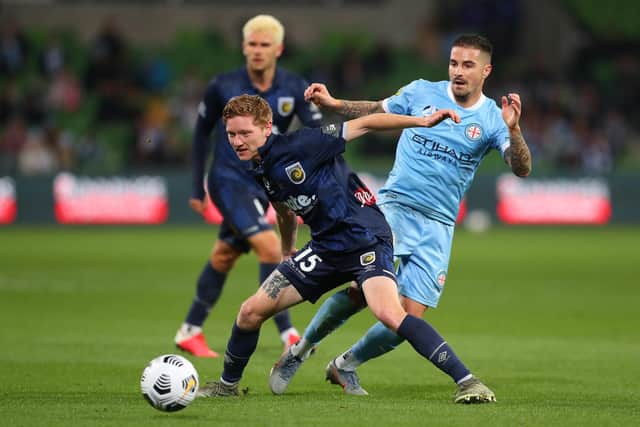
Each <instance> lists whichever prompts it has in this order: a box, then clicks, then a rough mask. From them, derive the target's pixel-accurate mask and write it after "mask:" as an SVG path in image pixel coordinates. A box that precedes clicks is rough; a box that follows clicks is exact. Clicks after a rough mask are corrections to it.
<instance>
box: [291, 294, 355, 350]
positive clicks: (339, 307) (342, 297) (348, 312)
mask: <svg viewBox="0 0 640 427" xmlns="http://www.w3.org/2000/svg"><path fill="white" fill-rule="evenodd" d="M347 289H348V288H347ZM347 289H343V290H341V291H338V292H336V293H335V294H333V295H331V296H330V297H329V298H328V299H327V300H326V301H325V302H324V303H323V304H322V305H321V306H320V308H319V309H318V311H317V312H316V314H315V316H313V319H311V322H310V323H309V326H307V329H305V331H304V334H303V338H304V339H305V340H306V341H307V342H309V343H310V344H312V345H316V344H318V343H319V342H320V341H322V339H323V338H324V337H326V336H327V335H329V334H330V333H331V332H333V331H334V330H336V329H337V328H338V327H339V326H340V325H342V324H343V323H344V322H345V321H346V320H347V319H348V318H349V317H351V316H353V315H354V314H356V313H357V312H359V311H360V310H362V309H363V308H364V307H362V306H357V305H354V304H353V303H352V302H351V298H349V294H348V291H347Z"/></svg>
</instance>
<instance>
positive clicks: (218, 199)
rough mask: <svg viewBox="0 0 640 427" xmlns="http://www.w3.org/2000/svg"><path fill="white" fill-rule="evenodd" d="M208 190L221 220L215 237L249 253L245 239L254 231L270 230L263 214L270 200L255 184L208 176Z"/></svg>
mask: <svg viewBox="0 0 640 427" xmlns="http://www.w3.org/2000/svg"><path fill="white" fill-rule="evenodd" d="M207 190H208V192H209V197H211V201H212V202H213V203H214V204H215V205H216V207H217V208H218V210H220V214H221V215H222V218H223V221H222V224H220V232H219V233H218V238H219V239H220V240H223V241H225V242H227V243H228V244H230V245H231V246H233V247H234V248H235V249H237V250H239V251H241V252H249V250H251V246H250V245H249V242H248V240H247V239H248V238H249V237H251V236H253V235H254V234H256V233H259V232H261V231H265V230H271V229H272V227H271V225H270V224H269V223H268V222H267V219H266V217H265V214H266V212H267V208H268V207H269V199H267V196H266V195H265V194H264V191H263V190H262V188H260V187H259V186H258V184H257V183H252V184H247V182H246V180H244V181H237V182H234V181H231V180H228V179H227V180H225V182H224V183H220V182H219V179H218V181H214V178H212V177H209V178H208V182H207Z"/></svg>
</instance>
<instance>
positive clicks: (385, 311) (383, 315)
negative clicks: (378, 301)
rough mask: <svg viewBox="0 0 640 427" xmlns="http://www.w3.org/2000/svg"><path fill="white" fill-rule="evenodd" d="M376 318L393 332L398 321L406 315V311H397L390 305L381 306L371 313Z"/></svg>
mask: <svg viewBox="0 0 640 427" xmlns="http://www.w3.org/2000/svg"><path fill="white" fill-rule="evenodd" d="M373 314H374V315H375V316H376V318H377V319H378V320H379V321H380V322H382V324H383V325H384V326H386V327H387V328H389V329H391V330H392V331H393V332H395V331H397V330H398V327H400V323H402V320H403V319H404V317H405V316H406V313H405V312H404V311H402V310H400V311H398V310H397V309H395V308H392V307H383V308H381V309H379V310H377V311H374V313H373Z"/></svg>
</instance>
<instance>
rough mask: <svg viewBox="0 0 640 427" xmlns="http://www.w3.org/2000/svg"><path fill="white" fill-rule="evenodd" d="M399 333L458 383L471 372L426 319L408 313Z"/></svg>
mask: <svg viewBox="0 0 640 427" xmlns="http://www.w3.org/2000/svg"><path fill="white" fill-rule="evenodd" d="M398 335H400V336H401V337H404V338H406V339H407V341H409V342H410V343H411V345H412V346H413V348H415V349H416V351H417V352H418V353H420V354H421V355H422V356H424V357H425V358H427V359H428V360H429V361H430V362H431V363H433V364H434V365H436V367H437V368H438V369H440V370H441V371H442V372H444V373H446V374H447V375H449V376H450V377H451V378H453V380H454V381H455V382H456V383H457V382H458V381H459V380H460V379H462V378H464V377H466V376H467V375H469V374H470V372H469V370H468V369H467V367H466V366H464V363H462V361H461V360H460V359H458V356H456V354H455V353H454V352H453V349H452V348H451V347H450V346H449V344H447V342H446V341H445V340H444V339H443V338H442V337H441V336H440V334H438V332H437V331H436V330H435V329H433V327H432V326H431V325H429V324H428V323H427V322H425V321H424V320H422V319H419V318H417V317H415V316H412V315H410V314H407V317H405V318H404V320H403V321H402V323H401V324H400V327H399V328H398Z"/></svg>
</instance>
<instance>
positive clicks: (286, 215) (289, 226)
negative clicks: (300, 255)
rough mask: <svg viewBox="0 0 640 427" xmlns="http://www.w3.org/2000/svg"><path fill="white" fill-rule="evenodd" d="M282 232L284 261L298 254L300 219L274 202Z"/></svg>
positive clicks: (281, 240) (283, 206) (285, 206)
mask: <svg viewBox="0 0 640 427" xmlns="http://www.w3.org/2000/svg"><path fill="white" fill-rule="evenodd" d="M273 208H274V209H275V210H276V214H277V215H276V218H277V220H278V229H279V230H280V242H281V244H282V256H283V257H284V259H287V258H289V257H291V255H293V254H295V253H296V237H297V235H298V218H296V214H295V213H294V212H293V211H292V210H291V209H289V208H288V207H287V205H285V204H283V203H280V202H273Z"/></svg>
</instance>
